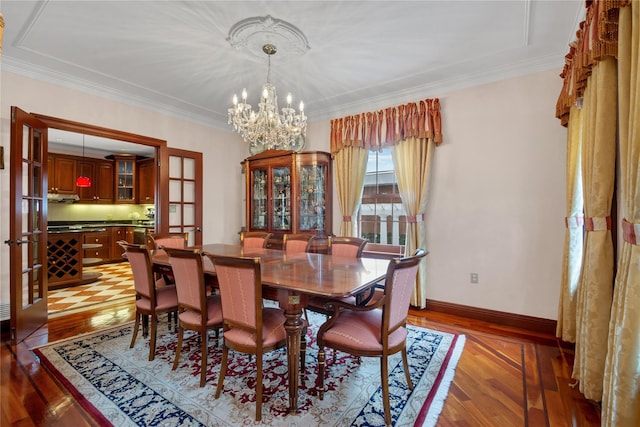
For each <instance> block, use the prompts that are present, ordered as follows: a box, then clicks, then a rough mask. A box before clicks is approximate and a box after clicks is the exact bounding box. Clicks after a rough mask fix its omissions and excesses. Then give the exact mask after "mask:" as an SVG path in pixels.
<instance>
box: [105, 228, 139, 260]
mask: <svg viewBox="0 0 640 427" xmlns="http://www.w3.org/2000/svg"><path fill="white" fill-rule="evenodd" d="M110 228H111V261H124V257H123V256H122V254H123V253H124V249H123V248H122V246H120V245H119V244H118V241H120V240H124V241H126V242H127V243H133V229H134V228H135V227H110Z"/></svg>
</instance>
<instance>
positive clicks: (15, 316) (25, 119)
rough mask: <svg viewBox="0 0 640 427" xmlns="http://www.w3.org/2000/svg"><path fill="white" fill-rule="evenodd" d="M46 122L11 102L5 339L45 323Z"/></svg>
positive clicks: (15, 339) (20, 336) (19, 337)
mask: <svg viewBox="0 0 640 427" xmlns="http://www.w3.org/2000/svg"><path fill="white" fill-rule="evenodd" d="M47 147H48V139H47V125H46V124H44V123H43V122H42V121H40V120H38V119H37V118H35V117H34V116H32V115H31V114H29V113H26V112H25V111H22V110H20V109H19V108H17V107H11V160H10V168H9V170H10V175H11V181H10V182H11V191H10V194H11V196H10V197H11V202H10V215H9V217H10V231H9V240H6V241H5V242H4V243H5V244H7V245H9V248H10V249H9V260H10V273H9V274H10V284H9V286H10V300H11V343H12V344H16V343H18V342H21V341H23V340H24V339H25V338H26V337H27V336H29V335H30V334H31V333H32V332H34V331H35V330H36V329H38V328H39V327H40V326H42V325H43V324H44V323H46V322H47V200H46V197H47V191H46V188H47Z"/></svg>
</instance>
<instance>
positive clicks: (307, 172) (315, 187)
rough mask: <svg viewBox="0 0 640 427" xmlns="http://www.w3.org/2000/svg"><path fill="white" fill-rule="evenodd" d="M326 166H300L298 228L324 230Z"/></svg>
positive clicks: (302, 229)
mask: <svg viewBox="0 0 640 427" xmlns="http://www.w3.org/2000/svg"><path fill="white" fill-rule="evenodd" d="M326 180H327V166H326V165H323V164H317V165H301V166H300V230H301V231H311V230H324V228H325V222H326V217H325V215H326V198H327V195H326V193H325V191H326V186H325V183H326Z"/></svg>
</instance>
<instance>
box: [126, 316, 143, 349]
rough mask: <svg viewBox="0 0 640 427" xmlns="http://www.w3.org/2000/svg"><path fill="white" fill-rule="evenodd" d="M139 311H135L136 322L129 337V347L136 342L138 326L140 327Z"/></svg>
mask: <svg viewBox="0 0 640 427" xmlns="http://www.w3.org/2000/svg"><path fill="white" fill-rule="evenodd" d="M140 317H142V316H141V315H140V313H136V322H135V323H134V324H133V336H132V337H131V344H130V345H129V348H133V345H134V344H135V343H136V337H137V336H138V328H139V327H140Z"/></svg>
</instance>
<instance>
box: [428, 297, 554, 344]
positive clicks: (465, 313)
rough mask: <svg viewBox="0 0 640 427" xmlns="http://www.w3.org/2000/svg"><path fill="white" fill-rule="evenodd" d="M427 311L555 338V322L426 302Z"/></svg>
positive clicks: (463, 306) (451, 304)
mask: <svg viewBox="0 0 640 427" xmlns="http://www.w3.org/2000/svg"><path fill="white" fill-rule="evenodd" d="M427 310H431V311H435V312H438V313H448V314H453V315H455V316H461V317H466V318H468V319H473V320H479V321H484V322H491V323H495V324H498V325H503V326H511V327H515V328H521V329H526V330H528V331H533V332H537V333H542V334H549V335H552V336H555V334H556V324H557V322H556V321H555V320H551V319H542V318H539V317H532V316H525V315H522V314H514V313H507V312H504V311H495V310H488V309H484V308H478V307H470V306H466V305H460V304H453V303H450V302H443V301H434V300H427Z"/></svg>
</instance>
